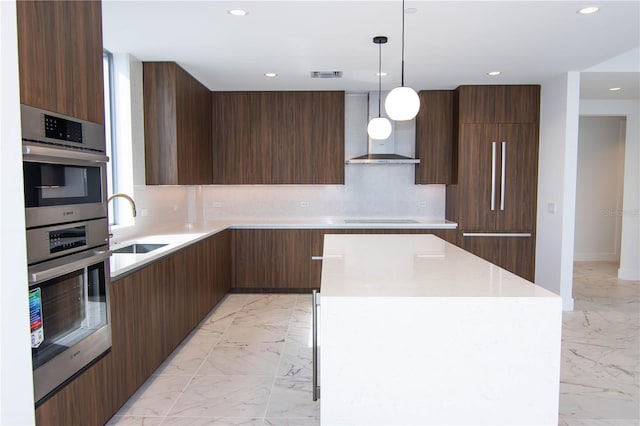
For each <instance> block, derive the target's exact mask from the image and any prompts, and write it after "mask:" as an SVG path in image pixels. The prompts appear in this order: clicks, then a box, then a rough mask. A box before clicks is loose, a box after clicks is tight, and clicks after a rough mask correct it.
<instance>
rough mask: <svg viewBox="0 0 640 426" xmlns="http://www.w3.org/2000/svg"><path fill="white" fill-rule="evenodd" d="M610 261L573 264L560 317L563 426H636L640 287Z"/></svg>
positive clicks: (638, 413)
mask: <svg viewBox="0 0 640 426" xmlns="http://www.w3.org/2000/svg"><path fill="white" fill-rule="evenodd" d="M617 268H618V265H617V264H616V263H612V262H576V263H575V265H574V280H573V297H574V302H575V306H574V311H573V312H565V313H564V314H563V324H562V364H561V371H560V375H561V378H560V414H559V424H560V425H561V426H582V425H585V426H587V425H588V426H605V425H615V426H638V425H640V282H639V281H623V280H618V279H617Z"/></svg>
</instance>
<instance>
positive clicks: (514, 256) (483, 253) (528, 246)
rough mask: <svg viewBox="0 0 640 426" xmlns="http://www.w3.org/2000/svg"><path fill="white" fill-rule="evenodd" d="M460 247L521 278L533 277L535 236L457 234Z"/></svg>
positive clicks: (531, 279)
mask: <svg viewBox="0 0 640 426" xmlns="http://www.w3.org/2000/svg"><path fill="white" fill-rule="evenodd" d="M458 241H460V243H459V244H458V245H459V246H460V247H461V248H463V249H465V250H467V251H469V252H471V253H473V254H475V255H476V256H479V257H481V258H483V259H485V260H487V261H489V262H491V263H493V264H496V265H498V266H500V267H502V268H504V269H506V270H507V271H510V272H513V273H514V274H516V275H519V276H521V277H522V278H524V279H526V280H529V281H532V282H533V281H534V279H535V242H536V239H535V237H533V236H531V237H483V236H464V235H463V234H462V233H461V234H460V236H459V240H458Z"/></svg>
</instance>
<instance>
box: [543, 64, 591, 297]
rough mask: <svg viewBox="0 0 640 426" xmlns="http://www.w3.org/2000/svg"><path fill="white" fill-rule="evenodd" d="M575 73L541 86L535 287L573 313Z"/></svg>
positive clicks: (577, 93)
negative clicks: (554, 296)
mask: <svg viewBox="0 0 640 426" xmlns="http://www.w3.org/2000/svg"><path fill="white" fill-rule="evenodd" d="M579 101H580V74H579V73H578V72H569V73H567V74H564V75H562V76H559V77H556V78H554V79H551V80H549V81H545V82H543V83H542V90H541V98H540V154H539V166H538V214H537V218H538V219H537V231H536V232H537V238H536V278H535V283H536V284H538V285H540V286H542V287H545V288H546V289H548V290H551V291H553V292H554V293H556V294H559V295H560V296H561V297H562V304H563V309H564V310H573V297H572V286H573V283H572V281H573V243H574V224H575V194H576V166H577V157H578V155H577V149H578V108H579Z"/></svg>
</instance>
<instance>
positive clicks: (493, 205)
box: [491, 141, 496, 211]
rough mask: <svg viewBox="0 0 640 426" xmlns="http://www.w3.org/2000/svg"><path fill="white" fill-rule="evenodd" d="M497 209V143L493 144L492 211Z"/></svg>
mask: <svg viewBox="0 0 640 426" xmlns="http://www.w3.org/2000/svg"><path fill="white" fill-rule="evenodd" d="M495 209H496V143H495V141H494V142H491V210H492V211H493V210H495Z"/></svg>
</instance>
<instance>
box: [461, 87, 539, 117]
mask: <svg viewBox="0 0 640 426" xmlns="http://www.w3.org/2000/svg"><path fill="white" fill-rule="evenodd" d="M456 91H457V94H458V104H459V122H460V123H537V122H538V117H539V102H540V86H537V85H513V86H501V85H496V86H460V87H458V89H456Z"/></svg>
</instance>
